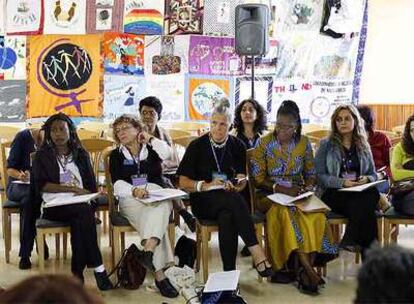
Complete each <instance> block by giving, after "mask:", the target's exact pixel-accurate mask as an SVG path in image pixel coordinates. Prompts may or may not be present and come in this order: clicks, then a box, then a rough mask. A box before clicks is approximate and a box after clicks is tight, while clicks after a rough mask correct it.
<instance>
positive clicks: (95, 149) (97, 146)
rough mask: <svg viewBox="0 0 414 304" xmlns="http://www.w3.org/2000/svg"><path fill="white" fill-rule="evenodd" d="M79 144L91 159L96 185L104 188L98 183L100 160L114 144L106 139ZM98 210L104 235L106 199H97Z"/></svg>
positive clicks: (106, 220)
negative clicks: (103, 153)
mask: <svg viewBox="0 0 414 304" xmlns="http://www.w3.org/2000/svg"><path fill="white" fill-rule="evenodd" d="M81 144H82V147H83V148H84V149H85V150H86V151H88V153H89V156H90V158H91V162H92V168H93V172H94V174H95V177H96V185H97V186H98V187H100V186H103V187H104V186H106V184H105V183H101V182H100V178H99V177H100V173H101V171H100V170H99V169H100V168H99V167H100V165H101V164H103V159H102V152H103V151H104V150H105V149H106V148H108V147H113V146H114V145H115V143H114V142H113V141H111V140H107V139H103V138H94V139H92V138H89V139H82V140H81ZM98 204H99V206H98V208H97V209H96V211H97V212H99V211H102V213H103V217H102V220H103V231H104V233H106V231H107V230H108V211H109V203H108V199H107V197H102V198H100V199H98Z"/></svg>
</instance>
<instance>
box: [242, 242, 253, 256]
mask: <svg viewBox="0 0 414 304" xmlns="http://www.w3.org/2000/svg"><path fill="white" fill-rule="evenodd" d="M240 254H241V256H242V257H248V256H251V255H252V254H251V253H250V250H249V248H247V246H246V245H244V247H243V249H242V250H241V251H240Z"/></svg>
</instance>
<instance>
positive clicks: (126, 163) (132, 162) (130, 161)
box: [124, 159, 134, 166]
mask: <svg viewBox="0 0 414 304" xmlns="http://www.w3.org/2000/svg"><path fill="white" fill-rule="evenodd" d="M133 164H134V161H133V160H132V159H124V165H126V166H131V165H133Z"/></svg>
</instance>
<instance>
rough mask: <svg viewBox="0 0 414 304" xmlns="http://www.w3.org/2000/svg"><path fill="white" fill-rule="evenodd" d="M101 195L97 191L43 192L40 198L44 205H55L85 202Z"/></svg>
mask: <svg viewBox="0 0 414 304" xmlns="http://www.w3.org/2000/svg"><path fill="white" fill-rule="evenodd" d="M99 195H101V194H100V193H99V192H97V193H89V194H82V195H75V193H73V192H68V193H43V195H42V198H43V200H44V201H45V207H56V206H63V205H70V204H79V203H85V202H88V201H90V200H93V199H95V198H97V197H98V196H99Z"/></svg>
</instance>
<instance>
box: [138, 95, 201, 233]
mask: <svg viewBox="0 0 414 304" xmlns="http://www.w3.org/2000/svg"><path fill="white" fill-rule="evenodd" d="M161 112H162V104H161V101H160V100H159V99H158V98H157V97H155V96H148V97H145V98H144V99H141V101H140V102H139V115H140V117H141V120H142V122H143V123H144V124H145V126H146V127H147V128H148V133H149V134H151V135H152V136H155V137H156V138H158V139H161V140H163V141H165V142H166V143H167V144H168V145H169V146H170V147H171V148H172V149H171V154H170V156H169V157H168V158H167V159H164V160H163V161H162V171H163V174H164V176H165V182H166V183H167V184H168V187H169V188H173V187H174V186H173V183H172V181H171V180H170V177H171V175H168V171H171V170H175V169H177V167H178V164H179V162H180V161H179V159H178V154H177V151H176V150H175V148H174V146H173V142H172V139H171V137H170V135H169V134H168V132H167V130H165V129H164V128H162V127H160V126H158V121H159V120H160V119H161ZM172 202H173V206H174V209H175V210H177V212H178V214H179V215H180V216H181V217H182V218H183V219H184V221H185V223H186V224H187V225H188V228H190V230H191V231H192V232H194V231H195V218H194V216H193V215H192V214H191V213H190V212H188V211H187V209H186V208H185V205H184V203H183V202H182V201H181V200H173V201H172Z"/></svg>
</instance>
